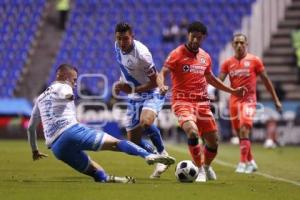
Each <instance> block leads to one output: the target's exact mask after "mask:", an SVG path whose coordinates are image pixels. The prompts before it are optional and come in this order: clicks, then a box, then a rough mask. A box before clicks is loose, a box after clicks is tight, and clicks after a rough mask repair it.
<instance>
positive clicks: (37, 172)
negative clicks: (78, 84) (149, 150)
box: [0, 140, 300, 200]
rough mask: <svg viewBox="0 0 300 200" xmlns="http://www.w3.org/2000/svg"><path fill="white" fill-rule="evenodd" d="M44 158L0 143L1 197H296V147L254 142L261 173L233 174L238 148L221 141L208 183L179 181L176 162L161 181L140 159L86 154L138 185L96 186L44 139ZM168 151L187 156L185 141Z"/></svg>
mask: <svg viewBox="0 0 300 200" xmlns="http://www.w3.org/2000/svg"><path fill="white" fill-rule="evenodd" d="M39 147H40V150H41V151H43V152H44V153H47V154H48V155H49V157H48V158H46V159H43V160H40V161H36V162H33V161H32V160H31V152H30V148H29V145H28V144H27V141H25V140H17V141H16V140H2V141H0V200H10V199H14V200H27V199H28V200H35V199H36V200H43V199H57V200H62V199H67V200H77V199H78V200H114V199H117V200H119V199H120V200H129V199H130V200H132V199H134V200H148V199H149V200H150V199H151V200H168V199H172V200H180V199H184V200H194V199H197V200H201V199H212V200H214V199H215V200H227V199H228V200H235V199H238V200H248V199H249V200H277V199H278V200H290V199H295V200H296V199H297V200H299V199H300V156H299V155H300V148H299V147H282V148H277V149H274V150H266V149H263V148H262V147H261V145H254V147H253V149H254V155H255V158H256V161H257V163H258V165H259V173H256V174H252V175H246V174H236V173H234V168H233V165H235V164H237V162H238V157H239V154H238V151H239V149H238V147H237V146H231V145H227V144H221V145H220V149H219V155H218V157H217V160H216V162H215V163H214V164H213V166H214V169H215V171H216V173H217V175H218V180H217V181H213V182H207V183H200V184H196V183H185V184H183V183H179V182H177V181H176V179H175V176H174V168H175V165H174V166H172V167H171V168H170V169H169V170H168V171H167V172H166V173H165V174H164V175H163V176H162V177H161V179H159V180H151V179H149V178H148V177H149V175H150V174H151V172H152V170H153V167H152V166H148V165H146V163H145V162H144V160H143V159H140V158H138V157H133V156H128V155H125V154H122V153H116V152H95V153H94V152H93V153H89V155H90V156H91V157H92V158H93V159H94V160H96V161H97V162H99V163H100V164H101V165H102V166H103V167H104V168H105V169H106V171H107V172H108V173H111V174H115V175H131V176H134V177H135V178H136V179H137V182H136V184H113V183H111V184H100V183H95V182H93V180H92V179H91V178H89V177H87V176H84V175H81V174H79V173H77V172H76V171H74V170H72V169H71V168H70V167H68V166H67V165H65V164H64V163H62V162H60V161H58V160H56V159H55V158H54V156H53V154H52V153H51V151H49V150H48V149H46V148H45V147H44V145H43V143H42V142H40V143H39ZM168 151H169V153H170V154H171V155H172V156H174V157H175V158H176V159H177V162H178V161H180V160H185V159H190V157H189V155H188V152H187V148H186V146H184V145H172V144H169V145H168Z"/></svg>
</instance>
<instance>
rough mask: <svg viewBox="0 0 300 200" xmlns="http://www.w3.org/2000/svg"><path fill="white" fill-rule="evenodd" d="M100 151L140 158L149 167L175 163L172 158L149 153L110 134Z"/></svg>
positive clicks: (105, 138) (106, 136) (106, 135)
mask: <svg viewBox="0 0 300 200" xmlns="http://www.w3.org/2000/svg"><path fill="white" fill-rule="evenodd" d="M100 150H111V151H121V152H124V153H127V154H129V155H135V156H140V157H142V158H144V159H145V160H146V162H147V163H148V164H149V165H152V164H154V163H163V164H166V165H171V164H174V163H175V159H174V158H172V157H170V156H166V155H158V154H152V153H149V152H147V151H146V150H145V149H143V148H141V147H140V146H138V145H136V144H134V143H132V142H130V141H127V140H119V139H117V138H115V137H113V136H111V135H108V134H105V136H104V139H103V144H102V145H101V148H100Z"/></svg>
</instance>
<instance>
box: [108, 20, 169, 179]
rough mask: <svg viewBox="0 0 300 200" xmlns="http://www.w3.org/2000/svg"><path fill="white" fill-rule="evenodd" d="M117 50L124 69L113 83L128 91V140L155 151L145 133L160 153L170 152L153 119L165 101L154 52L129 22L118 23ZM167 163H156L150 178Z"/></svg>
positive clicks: (164, 168) (121, 68) (162, 169)
mask: <svg viewBox="0 0 300 200" xmlns="http://www.w3.org/2000/svg"><path fill="white" fill-rule="evenodd" d="M115 38H116V43H115V50H116V54H117V61H118V63H119V66H120V70H121V78H120V81H119V82H117V83H116V84H115V86H114V92H115V93H116V94H118V93H119V92H120V91H122V92H125V93H127V94H128V104H127V117H128V124H127V127H126V130H127V135H128V139H129V140H130V141H132V142H134V143H135V144H137V145H139V146H141V147H142V148H144V149H146V150H147V151H148V152H151V153H153V150H154V149H153V147H152V146H151V145H150V144H149V143H147V142H146V141H145V140H142V135H143V132H145V133H146V134H148V135H149V137H150V139H151V141H152V143H153V144H154V145H155V147H156V149H157V151H158V153H159V154H162V155H168V153H167V152H166V150H165V147H164V144H163V141H162V138H161V135H160V130H159V129H158V128H157V127H156V126H155V125H153V122H154V120H155V118H156V116H157V114H158V112H159V111H160V110H161V108H162V106H163V104H164V101H165V99H164V97H163V96H161V95H160V94H159V90H158V89H157V85H156V76H157V72H156V69H155V66H154V63H153V59H152V55H151V53H150V51H149V50H148V48H147V47H146V46H145V45H143V44H142V43H141V42H139V41H137V40H134V39H133V38H134V36H133V31H132V28H131V26H130V25H129V24H127V23H119V24H117V25H116V28H115ZM167 168H168V165H163V164H157V166H156V168H155V169H154V172H153V173H152V174H151V176H150V178H159V177H160V175H161V174H162V173H163V172H164V171H166V170H167Z"/></svg>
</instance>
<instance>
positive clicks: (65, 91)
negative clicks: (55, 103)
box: [58, 84, 74, 99]
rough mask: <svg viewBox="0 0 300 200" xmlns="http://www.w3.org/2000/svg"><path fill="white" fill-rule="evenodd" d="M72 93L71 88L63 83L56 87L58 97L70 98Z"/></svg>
mask: <svg viewBox="0 0 300 200" xmlns="http://www.w3.org/2000/svg"><path fill="white" fill-rule="evenodd" d="M73 95H74V93H73V89H72V87H71V86H70V85H67V84H63V85H62V86H61V87H59V89H58V98H59V99H70V98H72V97H73Z"/></svg>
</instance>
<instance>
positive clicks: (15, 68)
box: [0, 0, 46, 98]
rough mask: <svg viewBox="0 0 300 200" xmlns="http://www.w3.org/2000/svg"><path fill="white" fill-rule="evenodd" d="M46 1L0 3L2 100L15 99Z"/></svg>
mask: <svg viewBox="0 0 300 200" xmlns="http://www.w3.org/2000/svg"><path fill="white" fill-rule="evenodd" d="M45 5H46V0H2V1H0V21H1V25H0V77H1V82H0V88H2V89H1V90H0V98H4V97H12V96H13V92H14V89H15V87H16V83H17V80H18V79H19V76H20V74H21V71H22V68H23V67H24V65H25V63H26V60H27V59H28V53H29V51H30V48H31V45H32V42H33V39H34V37H35V34H36V30H37V27H38V23H39V21H40V20H41V15H42V12H43V9H44V7H45Z"/></svg>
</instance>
